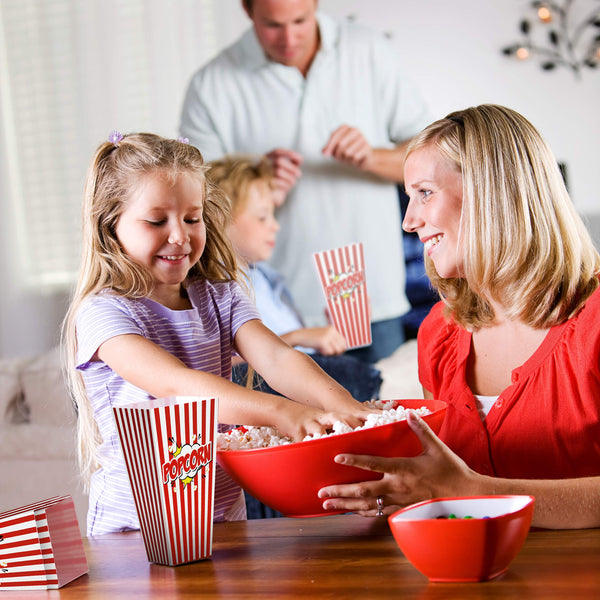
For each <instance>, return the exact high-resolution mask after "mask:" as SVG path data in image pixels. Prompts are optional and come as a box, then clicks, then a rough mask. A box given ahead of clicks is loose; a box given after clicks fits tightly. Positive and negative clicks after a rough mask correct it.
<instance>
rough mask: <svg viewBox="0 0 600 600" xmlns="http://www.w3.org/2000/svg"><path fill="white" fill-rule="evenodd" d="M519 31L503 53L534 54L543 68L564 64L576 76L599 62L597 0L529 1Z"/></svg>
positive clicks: (527, 56) (599, 2)
mask: <svg viewBox="0 0 600 600" xmlns="http://www.w3.org/2000/svg"><path fill="white" fill-rule="evenodd" d="M519 31H520V34H521V39H520V40H519V41H517V42H515V43H513V44H510V45H509V46H506V47H505V48H503V49H502V52H503V54H505V55H506V56H509V57H511V58H515V59H517V60H529V59H533V58H537V59H539V60H540V62H539V65H540V67H541V68H542V69H543V70H545V71H552V70H554V69H556V68H558V67H566V68H568V69H571V70H572V71H573V73H574V74H575V75H576V76H579V75H580V74H581V72H582V71H583V70H584V69H595V68H597V67H598V66H600V0H580V1H578V0H562V1H559V0H554V1H533V2H529V8H528V14H527V15H526V16H525V17H524V18H522V19H521V21H520V23H519Z"/></svg>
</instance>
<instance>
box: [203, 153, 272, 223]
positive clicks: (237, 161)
mask: <svg viewBox="0 0 600 600" xmlns="http://www.w3.org/2000/svg"><path fill="white" fill-rule="evenodd" d="M206 176H207V177H208V179H209V180H210V181H211V182H212V183H213V184H214V185H216V186H218V187H219V188H221V189H222V190H223V191H224V192H225V193H226V194H227V196H228V197H229V200H230V201H231V207H232V213H233V217H234V218H235V216H236V215H238V214H240V213H241V212H242V211H243V210H244V209H245V208H246V204H247V202H248V192H249V190H250V187H251V186H253V185H254V184H256V183H257V182H260V183H264V184H265V185H266V186H267V187H268V188H270V189H273V186H274V178H273V169H272V167H271V163H270V162H269V161H268V160H267V159H266V158H259V159H257V158H255V157H252V156H248V155H237V156H236V155H230V156H225V157H223V158H221V159H219V160H213V161H212V162H209V163H208V171H207V173H206Z"/></svg>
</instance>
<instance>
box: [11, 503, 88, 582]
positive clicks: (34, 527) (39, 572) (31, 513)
mask: <svg viewBox="0 0 600 600" xmlns="http://www.w3.org/2000/svg"><path fill="white" fill-rule="evenodd" d="M87 572H88V564H87V560H86V557H85V551H84V549H83V542H82V541H81V534H80V532H79V524H78V522H77V515H76V513H75V505H74V504H73V498H71V496H56V497H54V498H48V499H47V500H41V501H40V502H36V503H34V504H28V505H27V506H22V507H20V508H15V509H13V510H8V511H5V512H3V513H0V591H7V590H11V591H26V590H56V589H58V588H60V587H62V586H63V585H65V584H67V583H69V582H71V581H73V580H74V579H76V578H77V577H79V576H81V575H84V574H85V573H87Z"/></svg>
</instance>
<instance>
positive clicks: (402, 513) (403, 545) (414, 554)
mask: <svg viewBox="0 0 600 600" xmlns="http://www.w3.org/2000/svg"><path fill="white" fill-rule="evenodd" d="M534 503H535V499H534V497H533V496H510V495H509V496H477V497H464V498H436V499H434V500H427V501H425V502H419V503H418V504H413V505H411V506H407V507H406V508H402V509H400V510H399V511H396V512H395V513H394V514H392V515H390V517H389V518H388V522H389V524H390V529H391V530H392V534H393V535H394V539H395V540H396V543H397V544H398V546H399V547H400V550H402V552H403V553H404V556H406V558H408V560H410V562H411V563H412V564H413V566H415V567H416V568H417V569H418V570H419V571H421V573H423V575H426V576H427V577H428V578H429V579H430V580H431V581H447V582H449V581H485V580H488V579H492V578H494V577H497V576H498V575H501V574H502V573H504V572H505V571H506V570H507V569H508V566H509V564H510V563H511V562H512V560H513V559H514V558H515V556H516V555H517V553H518V552H519V550H520V549H521V546H522V545H523V542H524V541H525V538H526V537H527V533H528V532H529V527H530V525H531V519H532V517H533V506H534ZM449 515H455V516H456V518H447V517H448V516H449ZM465 517H470V518H465Z"/></svg>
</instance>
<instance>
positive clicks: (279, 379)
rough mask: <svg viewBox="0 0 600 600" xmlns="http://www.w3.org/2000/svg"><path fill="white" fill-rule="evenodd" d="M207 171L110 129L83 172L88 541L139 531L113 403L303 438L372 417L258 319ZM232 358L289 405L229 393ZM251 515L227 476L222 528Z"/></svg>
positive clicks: (193, 152) (74, 326)
mask: <svg viewBox="0 0 600 600" xmlns="http://www.w3.org/2000/svg"><path fill="white" fill-rule="evenodd" d="M205 169H206V167H205V166H204V165H203V160H202V156H201V154H200V152H199V151H198V150H197V149H196V148H194V147H193V146H190V145H188V144H186V143H183V142H182V141H176V140H169V139H164V138H161V137H158V136H156V135H152V134H132V135H128V136H122V135H120V134H118V133H117V132H113V133H112V134H111V137H110V138H109V141H108V142H106V143H104V144H102V145H101V146H100V147H99V148H98V150H97V151H96V154H95V156H94V159H93V161H92V164H91V167H90V169H89V172H88V177H87V182H86V189H85V196H84V209H83V216H84V229H83V240H84V247H83V257H82V265H81V272H80V276H79V281H78V284H77V287H76V291H75V294H74V298H73V302H72V304H71V307H70V309H69V312H68V314H67V318H66V325H65V337H66V342H67V346H68V358H69V360H68V369H69V380H70V385H71V389H72V393H73V395H74V399H75V401H76V403H77V407H78V411H79V419H78V439H79V456H80V463H81V467H82V470H83V473H84V476H85V477H86V479H87V480H88V481H89V484H90V503H89V512H88V524H87V530H88V535H98V534H103V533H109V532H114V531H123V530H127V529H136V528H139V521H138V518H137V514H136V511H135V505H134V502H133V497H132V494H131V488H130V485H129V481H128V478H127V472H126V468H125V464H124V461H123V459H122V456H121V451H120V446H119V440H118V435H117V431H116V428H115V425H114V420H113V415H112V411H111V407H112V406H121V405H123V404H129V403H131V402H137V401H143V400H148V399H152V398H157V397H166V396H174V395H181V396H194V395H198V396H211V397H217V398H219V421H220V422H221V423H243V424H249V425H273V426H275V427H277V428H278V429H279V430H280V431H281V432H282V433H284V434H286V435H288V436H291V437H292V438H294V439H295V440H301V439H302V437H303V436H304V435H305V434H307V433H311V432H324V431H325V430H326V429H327V428H329V427H331V426H332V425H333V423H334V422H335V421H336V420H342V421H345V422H346V423H348V424H349V425H351V426H357V425H359V424H361V423H362V422H363V421H364V418H365V415H366V414H367V411H366V410H365V409H364V408H363V407H362V405H361V404H359V403H358V402H356V401H355V400H354V399H353V398H352V397H351V395H350V394H349V393H348V392H347V391H346V390H345V389H344V388H342V387H341V386H340V385H338V384H337V383H336V382H335V381H333V380H332V379H330V378H329V377H328V376H327V375H326V374H325V373H324V372H323V371H322V370H321V369H319V367H318V366H317V365H316V364H315V363H314V362H313V361H311V360H310V359H309V358H308V357H307V356H306V355H305V354H303V353H301V352H298V351H296V350H293V349H292V348H291V347H290V346H288V345H287V344H285V343H284V342H283V341H281V340H280V339H279V338H278V337H277V336H275V335H274V334H273V333H272V332H271V331H269V330H268V329H267V328H266V327H265V326H264V325H263V324H262V323H261V321H260V320H259V318H258V313H257V311H256V309H255V308H254V307H253V305H252V303H251V302H250V301H249V299H248V297H247V295H246V294H245V292H244V291H243V290H242V288H241V287H240V285H239V284H238V283H237V282H236V278H237V266H236V260H235V254H234V252H233V249H232V248H231V246H230V243H229V242H228V240H227V238H226V237H225V235H224V234H223V231H224V227H225V224H226V222H227V221H228V204H227V199H226V197H225V196H224V195H223V194H222V192H220V191H219V190H218V189H216V188H215V187H213V186H211V185H210V184H209V183H208V182H207V181H206V179H205V176H204V172H205ZM233 352H237V353H238V354H239V355H240V356H242V357H243V359H244V360H246V361H247V362H248V363H250V364H251V365H252V366H253V367H254V368H255V369H256V371H257V372H258V373H260V374H261V375H262V376H263V377H264V378H265V379H266V380H267V381H268V382H269V384H270V385H271V386H273V387H274V388H275V389H277V390H279V391H280V392H281V393H282V394H283V395H284V396H286V397H285V398H284V397H281V396H274V395H271V394H264V393H261V392H256V391H253V390H250V389H245V388H242V387H240V386H237V385H235V384H233V383H231V381H230V380H229V379H230V375H231V355H232V353H233ZM287 397H289V398H292V399H293V400H295V401H296V402H291V401H290V400H288V399H287ZM325 408H327V410H329V411H335V412H324V409H325ZM244 517H245V509H244V503H243V496H242V494H241V490H240V489H239V488H238V487H237V486H235V484H234V483H233V482H232V481H231V480H230V479H229V478H228V477H227V476H226V475H225V473H223V472H222V471H220V469H219V471H218V473H217V480H216V502H215V520H235V519H243V518H244Z"/></svg>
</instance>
